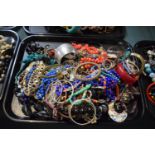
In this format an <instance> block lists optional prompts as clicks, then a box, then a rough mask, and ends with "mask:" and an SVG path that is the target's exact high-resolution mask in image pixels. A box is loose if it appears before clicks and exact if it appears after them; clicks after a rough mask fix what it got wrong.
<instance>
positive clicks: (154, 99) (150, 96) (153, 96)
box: [146, 82, 155, 105]
mask: <svg viewBox="0 0 155 155" xmlns="http://www.w3.org/2000/svg"><path fill="white" fill-rule="evenodd" d="M153 87H154V92H153V93H154V94H152V91H151V89H153ZM146 95H147V98H148V100H149V101H150V102H151V103H152V104H154V105H155V82H153V83H151V84H150V85H149V86H148V87H147V89H146Z"/></svg>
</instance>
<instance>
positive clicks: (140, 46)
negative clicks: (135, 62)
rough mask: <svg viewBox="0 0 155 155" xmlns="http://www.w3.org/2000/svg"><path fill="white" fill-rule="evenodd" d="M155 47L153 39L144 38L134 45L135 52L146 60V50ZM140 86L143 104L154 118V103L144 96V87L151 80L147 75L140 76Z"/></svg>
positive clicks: (145, 87)
mask: <svg viewBox="0 0 155 155" xmlns="http://www.w3.org/2000/svg"><path fill="white" fill-rule="evenodd" d="M153 47H154V48H155V41H151V40H144V41H140V42H137V43H136V44H135V46H134V51H135V52H136V53H139V54H141V55H142V56H143V57H144V59H145V60H148V57H147V54H146V52H147V50H151V49H152V48H153ZM140 83H141V84H140V86H141V87H142V88H141V89H142V92H143V94H144V101H145V104H146V107H147V109H148V111H149V112H150V114H151V115H152V116H153V117H154V118H155V105H153V104H152V103H151V102H150V101H149V100H148V99H147V96H146V89H147V86H148V85H149V84H150V83H152V81H151V78H150V77H148V75H147V76H144V75H143V76H142V77H141V81H140Z"/></svg>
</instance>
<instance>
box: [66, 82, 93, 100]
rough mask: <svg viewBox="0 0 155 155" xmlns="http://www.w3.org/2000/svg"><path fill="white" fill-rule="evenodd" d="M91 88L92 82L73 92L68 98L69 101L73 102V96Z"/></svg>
mask: <svg viewBox="0 0 155 155" xmlns="http://www.w3.org/2000/svg"><path fill="white" fill-rule="evenodd" d="M90 88H91V84H88V85H86V86H85V87H83V88H82V89H80V90H79V91H77V92H75V93H73V94H72V95H71V96H70V97H69V98H68V99H67V102H70V103H72V98H73V97H74V96H77V95H79V94H82V93H83V92H84V91H86V90H88V89H90Z"/></svg>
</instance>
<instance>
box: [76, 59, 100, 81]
mask: <svg viewBox="0 0 155 155" xmlns="http://www.w3.org/2000/svg"><path fill="white" fill-rule="evenodd" d="M88 64H90V65H94V66H97V68H98V72H97V74H96V76H94V77H92V78H81V77H79V75H78V74H77V72H78V69H79V68H80V67H81V66H84V65H88ZM95 71H96V70H95ZM100 74H101V68H100V66H99V65H98V64H97V63H94V62H85V63H81V64H79V65H78V66H77V67H76V68H75V71H74V77H75V79H78V80H81V81H91V80H93V79H96V78H98V77H99V76H100Z"/></svg>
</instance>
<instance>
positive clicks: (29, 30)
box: [23, 26, 125, 40]
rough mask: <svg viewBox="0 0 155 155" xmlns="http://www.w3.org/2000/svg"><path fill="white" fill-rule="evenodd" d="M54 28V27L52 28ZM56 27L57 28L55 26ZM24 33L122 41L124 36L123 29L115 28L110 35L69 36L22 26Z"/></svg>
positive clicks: (58, 32) (43, 27)
mask: <svg viewBox="0 0 155 155" xmlns="http://www.w3.org/2000/svg"><path fill="white" fill-rule="evenodd" d="M54 27H56V26H54ZM57 27H58V26H57ZM23 29H24V30H25V32H26V33H27V34H29V35H37V34H41V35H42V34H44V35H45V34H51V35H60V36H73V37H75V36H87V37H90V38H100V39H112V40H114V39H123V38H124V36H125V27H124V26H117V27H116V29H115V30H114V31H113V32H112V33H107V34H105V33H104V34H96V33H90V32H84V33H83V34H69V33H67V32H66V31H63V30H61V29H60V30H59V29H58V30H57V31H53V32H48V30H47V29H46V27H45V26H23Z"/></svg>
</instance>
